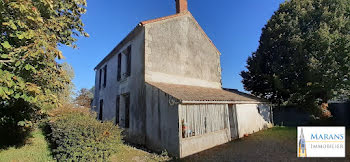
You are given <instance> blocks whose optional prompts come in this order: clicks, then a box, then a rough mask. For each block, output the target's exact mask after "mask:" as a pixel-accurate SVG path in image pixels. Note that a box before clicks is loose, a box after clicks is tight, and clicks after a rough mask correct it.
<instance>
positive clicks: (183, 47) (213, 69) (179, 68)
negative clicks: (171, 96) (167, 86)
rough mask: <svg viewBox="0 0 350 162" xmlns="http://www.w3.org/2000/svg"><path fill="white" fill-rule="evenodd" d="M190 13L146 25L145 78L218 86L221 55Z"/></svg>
mask: <svg viewBox="0 0 350 162" xmlns="http://www.w3.org/2000/svg"><path fill="white" fill-rule="evenodd" d="M196 23H197V22H196V21H195V20H194V19H193V18H192V16H191V15H189V14H187V15H183V16H179V17H176V18H172V19H168V20H163V21H159V22H155V23H150V24H146V25H145V62H146V64H145V79H146V81H153V82H165V83H173V84H185V85H195V86H203V87H213V88H221V67H220V54H219V53H218V52H217V50H216V48H215V47H214V46H213V44H211V42H210V41H209V40H208V39H207V37H206V36H205V35H204V33H203V32H202V31H201V29H200V28H199V27H198V24H196Z"/></svg>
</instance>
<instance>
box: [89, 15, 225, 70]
mask: <svg viewBox="0 0 350 162" xmlns="http://www.w3.org/2000/svg"><path fill="white" fill-rule="evenodd" d="M184 15H190V16H191V18H193V19H194V20H195V18H194V17H193V15H192V14H191V12H189V11H186V12H182V13H177V14H174V15H170V16H165V17H160V18H156V19H151V20H146V21H142V22H140V23H139V24H138V25H137V26H136V27H135V28H134V29H133V30H132V31H131V32H130V33H129V34H128V35H127V36H126V37H125V38H124V39H123V40H122V41H121V42H119V43H118V44H117V46H116V47H114V49H113V50H112V51H111V52H110V53H109V54H108V55H107V56H106V57H105V58H103V60H102V61H101V62H100V63H98V65H97V66H96V67H95V68H94V70H96V69H97V68H99V67H100V66H101V65H103V64H104V63H105V62H106V61H107V60H109V59H110V58H111V57H112V56H114V55H115V54H116V52H117V51H118V50H119V49H120V48H121V47H122V46H123V45H124V44H125V43H127V41H129V40H130V39H132V38H133V37H134V36H135V35H136V33H137V31H139V28H140V27H143V26H144V25H147V24H151V23H155V22H160V21H163V20H168V19H172V18H175V17H180V16H184ZM195 22H196V23H195V24H196V26H197V27H198V29H199V30H200V31H201V32H202V34H203V35H204V36H205V37H206V38H207V39H208V41H209V42H210V44H212V46H214V48H215V49H216V51H217V53H218V54H220V51H219V50H218V49H217V48H216V46H215V45H214V43H213V41H212V40H211V39H210V38H209V37H208V35H207V34H206V33H205V32H204V30H203V29H202V27H201V26H200V25H199V24H198V22H197V21H195Z"/></svg>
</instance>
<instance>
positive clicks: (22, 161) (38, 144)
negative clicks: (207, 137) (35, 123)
mask: <svg viewBox="0 0 350 162" xmlns="http://www.w3.org/2000/svg"><path fill="white" fill-rule="evenodd" d="M166 160H168V158H167V157H165V156H159V155H157V154H151V153H148V152H146V151H143V150H139V149H136V148H134V147H131V146H128V145H122V147H121V150H120V151H119V152H118V153H117V154H115V155H114V156H112V157H111V161H135V162H139V161H142V162H148V161H149V162H153V161H154V162H155V161H166ZM51 161H55V160H54V159H53V157H52V155H51V151H50V148H49V145H48V143H47V141H46V140H45V136H44V134H43V132H42V131H41V130H40V129H36V130H34V131H33V132H32V133H31V137H30V138H29V139H28V141H27V143H26V144H25V145H24V146H22V147H19V148H16V147H10V148H7V149H5V150H0V162H51Z"/></svg>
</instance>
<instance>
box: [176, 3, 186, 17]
mask: <svg viewBox="0 0 350 162" xmlns="http://www.w3.org/2000/svg"><path fill="white" fill-rule="evenodd" d="M175 2H176V13H177V14H178V13H183V12H186V11H187V10H188V9H187V0H175Z"/></svg>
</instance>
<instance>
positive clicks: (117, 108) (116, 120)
mask: <svg viewBox="0 0 350 162" xmlns="http://www.w3.org/2000/svg"><path fill="white" fill-rule="evenodd" d="M119 103H120V95H118V96H117V100H116V103H115V124H119Z"/></svg>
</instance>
